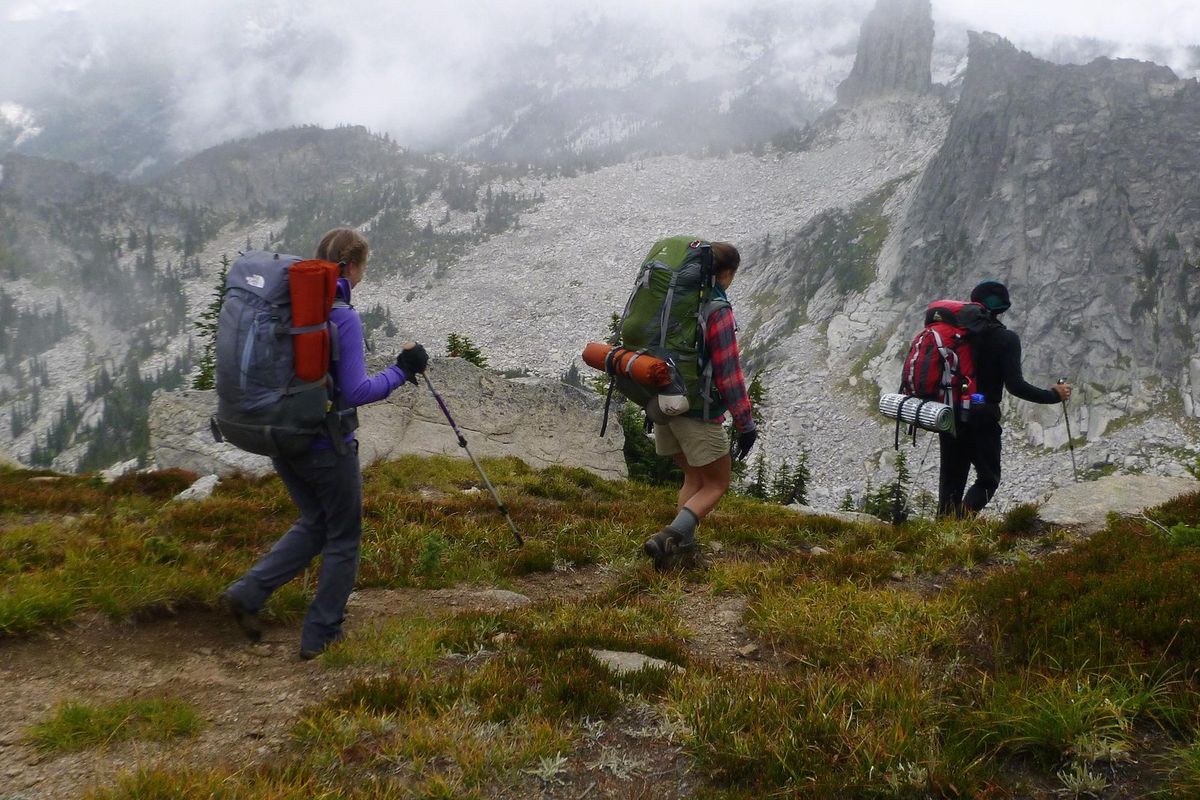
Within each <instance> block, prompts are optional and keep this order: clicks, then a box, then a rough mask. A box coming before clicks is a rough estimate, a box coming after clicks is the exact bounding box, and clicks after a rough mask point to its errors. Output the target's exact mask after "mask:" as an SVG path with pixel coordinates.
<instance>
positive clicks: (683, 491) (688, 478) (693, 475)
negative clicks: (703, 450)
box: [674, 453, 704, 513]
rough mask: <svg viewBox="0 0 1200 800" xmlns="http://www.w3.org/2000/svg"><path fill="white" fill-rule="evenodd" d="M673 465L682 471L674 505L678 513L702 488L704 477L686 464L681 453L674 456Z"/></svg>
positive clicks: (697, 470)
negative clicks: (681, 480)
mask: <svg viewBox="0 0 1200 800" xmlns="http://www.w3.org/2000/svg"><path fill="white" fill-rule="evenodd" d="M674 458H675V463H676V464H678V465H679V468H680V469H681V470H683V486H680V487H679V501H678V502H677V503H676V504H675V513H679V511H680V509H682V508H683V507H684V506H685V505H687V502H688V501H689V500H691V499H692V497H693V496H694V495H695V494H696V493H697V492H699V491H700V490H701V489H703V488H704V477H703V476H702V474H701V472H700V470H699V469H697V468H696V467H693V466H692V465H690V464H688V463H687V459H686V458H684V457H683V453H676V454H675V457H674Z"/></svg>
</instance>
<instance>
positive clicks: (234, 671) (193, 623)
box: [0, 568, 748, 800]
mask: <svg viewBox="0 0 1200 800" xmlns="http://www.w3.org/2000/svg"><path fill="white" fill-rule="evenodd" d="M612 579H613V573H611V572H610V571H609V570H606V569H603V568H596V569H589V570H581V571H578V572H566V573H549V574H541V575H531V576H528V577H527V578H523V579H520V580H518V581H516V582H515V585H514V586H513V590H514V591H515V592H519V593H520V594H522V595H525V596H526V597H528V598H529V599H530V600H532V601H534V602H538V601H541V600H545V599H549V598H553V597H572V598H578V597H581V596H584V595H587V594H591V593H594V592H597V591H600V590H602V589H603V588H605V587H606V586H607V585H609V583H611V581H612ZM519 602H522V600H521V598H520V597H516V596H514V595H512V594H510V593H507V592H503V591H496V590H489V589H480V588H465V587H464V588H454V589H439V590H416V589H403V590H364V591H361V592H358V593H356V595H355V596H354V597H353V598H352V602H351V605H350V608H349V611H348V614H347V630H348V631H353V630H354V629H355V628H357V627H360V626H365V625H370V624H373V623H377V622H379V621H381V620H383V619H385V618H387V617H395V616H403V615H406V614H435V613H447V612H449V613H454V612H460V611H467V610H471V609H476V608H494V609H503V608H506V607H511V606H512V605H514V604H516V603H519ZM743 611H744V601H741V600H737V599H733V600H731V599H728V598H713V597H711V596H709V595H707V594H706V593H705V592H703V591H701V590H697V591H695V592H692V593H689V594H688V595H687V596H686V597H685V598H684V601H683V602H682V603H681V604H680V608H679V613H680V615H681V618H682V621H683V622H684V623H685V625H687V626H688V627H689V628H690V629H691V630H693V631H696V632H697V634H696V636H695V637H694V638H693V640H692V642H691V649H692V652H693V654H694V655H695V656H696V657H698V658H703V659H714V660H719V661H722V662H726V663H729V662H736V661H738V660H739V656H738V655H737V652H736V650H737V647H738V646H740V645H742V644H743V643H744V642H745V641H747V639H746V637H745V630H744V628H742V626H741V621H740V617H741V614H742V612H743ZM298 640H299V625H298V624H293V625H280V626H272V627H268V628H267V630H266V631H265V633H264V637H263V642H262V643H261V644H258V645H251V644H248V643H247V642H246V641H245V640H244V639H243V638H241V636H240V634H239V633H238V632H237V630H236V628H235V627H234V626H233V625H232V623H231V622H230V621H229V620H227V619H226V618H224V617H223V616H221V615H218V614H216V613H214V612H212V611H209V610H188V611H183V612H180V613H179V614H177V615H175V616H172V617H169V618H163V619H157V620H151V621H143V622H138V623H116V622H112V621H110V620H108V619H106V618H102V617H99V616H97V617H95V618H91V619H87V620H84V621H81V622H79V623H77V624H75V625H73V626H71V627H70V628H67V629H64V630H60V631H55V632H46V633H41V634H38V635H36V636H33V637H30V638H27V639H22V640H16V641H10V642H7V643H0V708H2V709H4V713H3V715H2V716H0V800H17V798H19V799H20V800H51V799H52V798H53V799H54V800H57V799H58V798H76V797H81V796H82V795H83V794H85V793H86V792H87V791H88V790H89V789H92V788H96V787H98V786H110V785H112V782H113V780H114V778H115V777H116V776H117V775H119V774H120V773H122V772H126V771H129V770H133V769H138V768H151V767H154V766H157V765H164V766H165V765H170V766H174V767H178V766H180V765H184V764H190V765H194V766H198V767H205V766H208V767H213V766H218V765H222V764H226V765H237V766H239V767H245V766H249V765H253V764H255V763H257V762H259V761H263V760H267V759H270V758H271V757H272V756H273V755H274V754H275V753H277V752H278V751H279V750H280V749H281V748H282V747H283V746H284V745H285V744H286V742H287V739H288V736H289V734H290V732H291V728H292V725H293V724H294V722H295V720H296V719H297V717H298V716H299V714H300V713H301V712H302V711H303V710H304V709H305V708H307V707H310V706H312V705H314V704H316V703H318V702H319V701H320V700H321V699H323V698H324V697H326V696H328V695H330V694H332V693H335V692H337V691H339V690H340V689H342V688H343V687H345V686H346V685H347V684H348V683H349V682H350V681H352V680H353V679H354V678H355V677H357V676H358V675H360V674H361V673H359V672H356V671H355V670H353V669H342V670H331V669H327V668H325V667H323V666H322V665H321V664H320V663H319V662H315V661H314V662H304V661H301V660H299V658H298V656H297V647H298ZM743 663H748V662H745V661H744V660H743ZM158 696H162V697H171V698H176V699H182V700H185V701H187V702H189V703H191V704H192V705H194V706H195V707H196V708H197V709H198V710H199V711H200V713H201V715H202V717H203V718H204V720H205V727H204V729H203V730H202V731H201V732H200V733H199V734H197V735H195V736H191V737H186V738H183V739H180V740H177V741H175V742H172V743H169V744H156V743H148V742H126V743H116V744H112V745H109V746H106V747H100V748H89V749H87V750H84V751H82V752H79V753H66V754H63V753H51V754H45V753H40V752H39V751H37V750H35V749H34V748H32V747H30V746H28V745H27V744H25V743H24V741H23V737H24V735H25V731H26V730H27V729H28V727H29V726H30V725H31V724H33V723H35V722H37V721H39V720H41V719H44V718H45V717H46V716H47V714H48V713H49V712H50V710H51V709H52V708H53V707H54V706H55V705H57V704H58V703H61V702H64V701H70V700H84V701H87V702H92V703H95V702H106V701H114V700H120V699H128V698H141V697H158ZM638 713H639V712H638V711H637V710H636V709H635V710H629V711H627V712H623V714H631V715H634V716H636V715H637V714H638ZM608 727H609V730H610V731H615V730H616V729H617V728H618V727H621V726H619V725H618V720H613V721H610V723H608ZM621 735H622V736H625V737H626V738H628V735H627V733H626V732H624V731H622V732H621ZM606 738H608V737H606ZM631 744H632V742H631ZM645 744H646V743H645V742H643V743H642V746H643V747H644V746H645ZM656 747H657V745H656ZM589 754H590V755H589ZM581 755H582V756H588V757H590V758H592V759H593V760H595V761H596V762H597V763H601V766H602V767H603V768H597V769H598V770H599V771H598V772H596V775H597V776H598V779H599V783H598V785H597V786H596V787H595V789H596V790H599V791H595V796H608V792H606V791H604V789H605V788H607V787H606V786H605V784H606V783H608V782H609V781H610V780H612V779H615V778H617V777H618V775H617V774H618V773H623V772H624V773H628V774H627V775H623V776H622V777H623V778H626V779H628V780H618V781H616V782H617V783H622V784H623V785H624V786H625V789H629V788H631V787H632V786H633V785H635V784H637V783H638V782H647V788H648V787H649V786H652V785H654V784H656V783H658V781H656V780H655V779H654V776H653V775H652V774H649V773H656V772H658V771H659V770H661V769H662V765H663V764H664V763H667V764H671V765H672V766H671V767H670V768H669V769H668V771H670V772H675V773H676V774H682V773H684V772H686V764H685V763H684V761H685V760H684V759H683V757H682V755H681V754H680V752H678V750H677V748H673V749H672V752H670V753H666V752H664V753H659V754H658V758H657V759H656V760H657V761H658V762H659V765H660V766H659V767H658V768H657V769H655V770H643V769H642V767H641V765H639V764H638V763H634V762H630V763H624V762H621V761H619V760H618V761H615V762H613V763H611V764H610V763H607V762H605V759H611V758H613V756H611V754H610V755H607V756H606V755H603V754H601V753H600V746H599V745H595V744H594V743H591V742H585V743H584V745H583V746H582V748H581ZM602 762H604V763H602ZM593 772H595V770H593ZM605 776H607V778H608V780H606V779H605ZM585 777H587V776H586V775H580V776H579V778H580V779H581V780H582V779H583V778H585ZM630 781H632V782H633V783H631V782H630ZM584 785H585V786H586V785H587V782H586V781H585V782H584ZM547 788H548V787H547ZM657 788H658V789H662V788H663V787H662V786H661V785H659V786H658V787H657ZM554 794H555V793H554V792H553V791H551V792H549V795H554ZM655 794H657V795H659V796H661V793H660V792H651V795H655ZM613 796H617V795H613Z"/></svg>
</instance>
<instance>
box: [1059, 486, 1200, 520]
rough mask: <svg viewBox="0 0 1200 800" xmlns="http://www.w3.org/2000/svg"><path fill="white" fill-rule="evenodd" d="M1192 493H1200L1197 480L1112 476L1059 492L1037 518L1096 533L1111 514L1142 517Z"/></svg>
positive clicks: (1062, 489)
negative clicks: (1164, 504)
mask: <svg viewBox="0 0 1200 800" xmlns="http://www.w3.org/2000/svg"><path fill="white" fill-rule="evenodd" d="M1192 492H1200V481H1197V480H1196V479H1195V478H1167V477H1161V476H1155V475H1109V476H1107V477H1104V478H1101V479H1099V480H1097V481H1087V482H1084V483H1075V484H1072V485H1070V486H1064V487H1063V488H1061V489H1058V490H1057V491H1055V492H1053V493H1052V494H1051V495H1050V496H1049V498H1047V500H1046V501H1045V502H1044V503H1043V504H1042V505H1041V506H1040V507H1039V508H1038V516H1039V517H1040V518H1041V519H1042V521H1044V522H1047V523H1049V524H1051V525H1062V526H1067V527H1072V528H1079V529H1081V530H1083V531H1085V532H1093V531H1098V530H1101V529H1103V528H1104V526H1105V524H1106V522H1107V520H1108V515H1109V514H1119V515H1123V516H1128V515H1130V514H1140V513H1142V512H1143V511H1145V510H1146V509H1147V508H1153V507H1154V506H1158V505H1162V504H1163V503H1166V502H1167V501H1169V500H1173V499H1175V498H1176V497H1179V496H1180V495H1184V494H1191V493H1192Z"/></svg>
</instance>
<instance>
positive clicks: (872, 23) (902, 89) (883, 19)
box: [837, 0, 933, 105]
mask: <svg viewBox="0 0 1200 800" xmlns="http://www.w3.org/2000/svg"><path fill="white" fill-rule="evenodd" d="M932 58H933V9H932V6H931V4H930V0H878V2H877V3H876V4H875V8H873V9H872V10H871V13H870V14H868V15H867V18H866V20H865V21H864V22H863V26H862V34H861V35H860V36H859V39H858V54H857V56H856V57H855V59H854V69H853V70H852V71H851V72H850V76H849V77H848V78H846V80H844V81H842V83H841V85H839V86H838V89H837V98H838V103H840V104H842V105H852V104H854V103H857V102H859V101H860V100H864V99H867V98H871V97H880V96H885V95H891V94H896V93H910V94H928V93H929V91H930V89H931V88H932V86H933V81H932V78H931V73H930V64H931V61H932Z"/></svg>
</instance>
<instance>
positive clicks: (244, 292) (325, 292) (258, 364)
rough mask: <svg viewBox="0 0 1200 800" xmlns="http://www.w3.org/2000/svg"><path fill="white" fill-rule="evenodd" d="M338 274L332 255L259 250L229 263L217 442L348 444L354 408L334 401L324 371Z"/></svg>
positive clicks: (275, 450) (253, 447)
mask: <svg viewBox="0 0 1200 800" xmlns="http://www.w3.org/2000/svg"><path fill="white" fill-rule="evenodd" d="M339 273H340V268H339V267H338V265H337V264H334V263H331V262H328V261H319V260H315V259H310V260H305V259H301V258H299V257H298V256H287V255H280V254H278V253H267V252H262V251H252V252H249V253H245V254H244V255H242V256H241V257H240V258H238V260H237V261H235V262H234V263H233V265H232V266H231V267H230V268H229V274H228V277H227V279H226V289H225V298H224V301H223V302H222V305H221V314H220V316H219V317H218V319H217V336H216V347H215V356H216V385H217V413H216V415H215V416H214V417H213V418H212V431H213V437H214V438H215V439H216V440H217V441H228V442H229V443H231V444H233V445H235V446H237V447H239V448H241V449H242V450H246V451H248V452H251V453H257V454H259V455H265V456H271V457H272V458H279V457H292V456H298V455H302V454H303V453H305V452H307V451H308V449H309V447H310V446H311V444H312V440H313V437H315V436H316V435H317V434H318V433H323V434H325V435H327V436H329V438H330V439H331V441H332V442H333V444H334V447H335V448H339V449H343V448H344V447H345V443H344V442H343V436H344V435H345V434H346V433H347V432H349V431H350V430H353V428H354V417H353V410H350V411H349V412H346V411H344V410H340V409H337V408H335V403H334V400H335V398H336V392H335V387H334V385H333V379H332V378H331V377H330V375H329V366H330V361H331V360H336V358H337V350H338V348H337V341H336V338H337V329H336V328H335V327H334V326H333V325H331V324H330V323H329V312H330V310H331V309H332V308H333V307H334V298H335V294H336V291H337V279H338V275H339ZM342 305H344V304H342Z"/></svg>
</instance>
